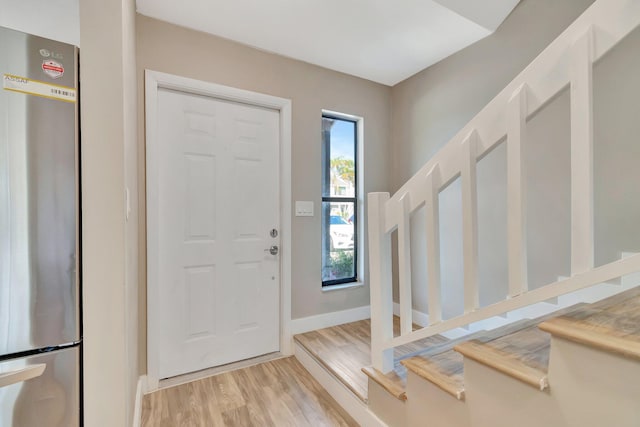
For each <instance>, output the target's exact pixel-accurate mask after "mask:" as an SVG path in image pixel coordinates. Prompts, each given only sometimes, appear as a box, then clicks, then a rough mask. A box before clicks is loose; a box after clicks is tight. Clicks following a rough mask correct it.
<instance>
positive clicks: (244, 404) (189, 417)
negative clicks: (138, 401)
mask: <svg viewBox="0 0 640 427" xmlns="http://www.w3.org/2000/svg"><path fill="white" fill-rule="evenodd" d="M142 425H143V426H144V427H156V426H159V427H169V426H170V427H178V426H181V427H182V426H184V427H187V426H189V427H191V426H194V427H195V426H207V427H209V426H225V427H227V426H239V427H251V426H256V427H258V426H259V427H263V426H277V427H280V426H295V427H303V426H314V427H316V426H357V425H358V424H357V423H356V422H355V421H354V420H353V419H352V418H351V417H350V416H349V414H347V413H346V412H345V411H344V410H343V409H342V408H341V407H340V406H339V405H338V404H337V403H336V402H335V400H333V398H332V397H331V396H330V395H329V394H328V393H327V392H326V391H325V390H324V389H323V388H322V386H320V384H318V383H317V382H316V381H315V380H314V379H313V377H312V376H311V375H310V374H309V373H308V372H307V371H306V370H305V369H304V368H303V367H302V365H301V364H300V363H299V362H298V361H297V360H296V359H295V358H294V357H287V358H283V359H278V360H274V361H270V362H266V363H261V364H259V365H255V366H251V367H248V368H244V369H239V370H237V371H232V372H226V373H223V374H219V375H216V376H213V377H209V378H204V379H201V380H198V381H193V382H190V383H187V384H182V385H179V386H175V387H171V388H167V389H163V390H159V391H157V392H154V393H151V394H148V395H146V396H145V397H144V400H143V403H142Z"/></svg>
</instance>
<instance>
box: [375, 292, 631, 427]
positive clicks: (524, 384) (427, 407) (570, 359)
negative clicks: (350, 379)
mask: <svg viewBox="0 0 640 427" xmlns="http://www.w3.org/2000/svg"><path fill="white" fill-rule="evenodd" d="M401 363H402V365H404V367H405V368H406V370H407V374H406V382H404V384H403V385H402V394H399V393H398V392H397V391H395V392H393V393H391V392H389V393H386V394H376V396H375V398H370V400H369V406H370V408H371V410H372V411H373V412H374V413H377V414H378V416H379V417H380V418H382V420H383V421H384V422H386V423H387V424H388V425H389V426H422V427H425V426H427V427H428V426H454V427H465V426H474V427H475V426H482V427H484V426H486V427H497V426H505V427H507V426H509V427H510V426H515V425H518V426H532V427H534V426H536V427H537V426H545V427H546V426H550V427H555V426H558V427H560V426H562V427H566V426H576V427H577V426H607V425H612V426H613V425H615V426H616V427H618V426H620V427H625V426H629V427H631V426H638V425H640V406H638V402H637V399H638V396H640V382H639V380H640V288H635V289H632V290H629V291H625V292H623V293H621V294H618V295H615V296H613V297H609V298H607V299H604V300H601V301H599V302H595V303H591V304H578V305H576V306H573V307H569V308H566V309H564V310H562V311H560V312H557V313H555V314H552V315H549V316H545V317H543V318H540V319H536V320H533V321H531V320H529V321H524V322H522V321H521V322H517V323H514V324H512V325H509V326H505V327H501V328H498V329H496V330H494V331H491V332H490V333H479V334H474V336H469V337H468V338H467V339H464V340H462V341H452V342H448V343H445V344H441V345H439V346H434V347H433V348H431V349H428V350H425V351H423V352H422V353H421V354H417V355H415V356H412V357H409V358H406V359H404V360H402V362H401ZM388 384H389V381H388V377H387V376H384V375H381V374H379V373H378V374H375V375H371V376H370V383H369V390H370V391H371V390H372V389H377V388H381V389H387V387H388ZM395 387H396V388H397V385H396V386H395ZM389 408H394V409H393V410H392V411H390V410H389Z"/></svg>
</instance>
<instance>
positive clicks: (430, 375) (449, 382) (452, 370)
mask: <svg viewBox="0 0 640 427" xmlns="http://www.w3.org/2000/svg"><path fill="white" fill-rule="evenodd" d="M401 363H402V365H403V366H405V367H406V368H407V369H408V370H410V371H411V372H413V373H415V374H416V375H418V376H419V377H421V378H424V379H426V380H427V381H430V382H432V383H433V384H435V385H436V386H438V387H440V388H441V389H442V390H444V391H445V392H447V393H449V394H450V395H452V396H453V397H455V398H456V399H458V400H464V378H463V371H464V369H463V358H462V355H461V354H459V353H456V352H455V351H453V350H448V351H445V352H443V353H440V354H436V355H433V356H430V357H425V356H415V357H412V358H409V359H406V360H403V361H402V362H401Z"/></svg>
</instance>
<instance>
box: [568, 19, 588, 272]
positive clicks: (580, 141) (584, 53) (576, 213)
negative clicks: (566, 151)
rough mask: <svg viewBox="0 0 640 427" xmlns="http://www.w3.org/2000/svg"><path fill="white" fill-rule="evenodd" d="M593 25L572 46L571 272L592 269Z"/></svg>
mask: <svg viewBox="0 0 640 427" xmlns="http://www.w3.org/2000/svg"><path fill="white" fill-rule="evenodd" d="M592 58H593V28H592V27H589V30H587V31H586V32H585V33H584V34H583V35H582V36H581V37H580V38H579V39H578V40H577V41H576V42H575V44H574V45H573V46H572V47H571V70H570V75H571V274H572V275H574V274H577V273H582V272H585V271H588V270H590V269H591V268H593V245H594V244H593V59H592Z"/></svg>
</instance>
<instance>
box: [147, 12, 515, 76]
mask: <svg viewBox="0 0 640 427" xmlns="http://www.w3.org/2000/svg"><path fill="white" fill-rule="evenodd" d="M518 2H519V0H482V1H479V0H393V1H389V0H322V1H311V0H268V1H267V0H232V1H230V0H226V1H223V0H182V1H175V0H137V9H138V12H139V13H141V14H143V15H146V16H150V17H152V18H157V19H160V20H163V21H167V22H171V23H174V24H177V25H181V26H184V27H188V28H192V29H195V30H200V31H204V32H207V33H211V34H214V35H217V36H220V37H224V38H226V39H230V40H234V41H237V42H240V43H243V44H246V45H249V46H253V47H256V48H259V49H262V50H266V51H269V52H273V53H277V54H280V55H284V56H287V57H290V58H294V59H299V60H301V61H305V62H309V63H312V64H316V65H319V66H322V67H326V68H330V69H333V70H336V71H341V72H344V73H347V74H351V75H354V76H358V77H362V78H365V79H369V80H373V81H375V82H379V83H383V84H386V85H394V84H396V83H398V82H400V81H402V80H404V79H406V78H407V77H410V76H412V75H413V74H415V73H417V72H418V71H420V70H422V69H424V68H426V67H428V66H429V65H431V64H434V63H435V62H438V61H439V60H441V59H443V58H445V57H447V56H449V55H451V54H452V53H454V52H456V51H458V50H460V49H462V48H464V47H466V46H468V45H470V44H472V43H474V42H476V41H478V40H480V39H481V38H483V37H486V36H487V35H489V34H491V33H492V32H493V31H494V30H495V29H496V28H497V27H498V25H500V23H501V22H502V21H503V20H504V18H505V17H506V16H507V15H508V14H509V13H510V12H511V10H512V9H513V8H514V7H515V6H516V4H517V3H518Z"/></svg>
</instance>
